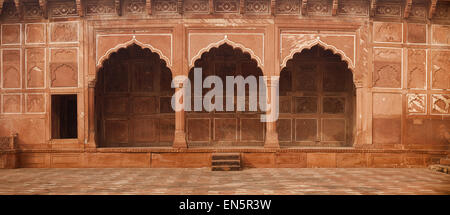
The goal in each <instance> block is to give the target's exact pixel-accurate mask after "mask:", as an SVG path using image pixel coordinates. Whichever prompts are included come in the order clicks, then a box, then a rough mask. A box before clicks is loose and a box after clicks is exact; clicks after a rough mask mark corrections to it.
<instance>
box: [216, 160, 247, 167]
mask: <svg viewBox="0 0 450 215" xmlns="http://www.w3.org/2000/svg"><path fill="white" fill-rule="evenodd" d="M212 166H241V161H240V160H213V161H212Z"/></svg>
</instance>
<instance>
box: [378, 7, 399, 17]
mask: <svg viewBox="0 0 450 215" xmlns="http://www.w3.org/2000/svg"><path fill="white" fill-rule="evenodd" d="M401 12H402V6H401V5H400V4H382V5H377V9H376V11H375V13H376V15H377V16H384V17H400V16H401Z"/></svg>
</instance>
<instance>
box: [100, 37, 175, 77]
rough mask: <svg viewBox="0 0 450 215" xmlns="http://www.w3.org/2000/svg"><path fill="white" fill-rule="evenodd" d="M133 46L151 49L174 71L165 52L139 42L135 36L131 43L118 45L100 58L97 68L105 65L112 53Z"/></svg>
mask: <svg viewBox="0 0 450 215" xmlns="http://www.w3.org/2000/svg"><path fill="white" fill-rule="evenodd" d="M133 44H136V45H138V46H140V47H141V48H142V49H146V48H147V49H150V51H152V52H154V53H156V54H158V55H159V58H161V59H162V60H164V61H165V62H166V63H167V66H168V67H169V68H170V69H172V62H171V61H170V59H169V58H168V57H167V56H165V55H164V54H163V52H162V51H161V50H159V49H157V48H155V47H153V46H152V45H150V44H146V43H143V42H141V41H139V40H137V39H136V36H135V35H133V38H132V39H131V40H129V41H127V42H125V43H120V44H118V45H116V46H115V47H113V48H110V49H109V50H108V51H106V53H105V54H103V55H102V56H101V57H100V58H98V60H97V64H96V66H97V68H100V67H101V66H102V65H103V62H104V61H105V60H106V59H108V58H109V56H110V55H111V54H112V53H114V52H117V51H119V49H121V48H127V47H128V46H131V45H133Z"/></svg>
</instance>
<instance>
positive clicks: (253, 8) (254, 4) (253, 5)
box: [245, 0, 270, 14]
mask: <svg viewBox="0 0 450 215" xmlns="http://www.w3.org/2000/svg"><path fill="white" fill-rule="evenodd" d="M269 8H270V1H269V0H246V1H245V13H249V14H268V13H269V11H270V9H269Z"/></svg>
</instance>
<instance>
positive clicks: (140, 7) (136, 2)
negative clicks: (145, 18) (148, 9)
mask: <svg viewBox="0 0 450 215" xmlns="http://www.w3.org/2000/svg"><path fill="white" fill-rule="evenodd" d="M123 8H124V11H125V13H126V14H143V13H145V0H126V1H124V2H123Z"/></svg>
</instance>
